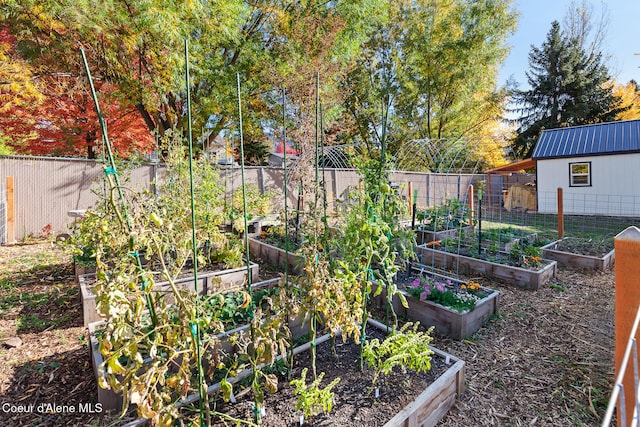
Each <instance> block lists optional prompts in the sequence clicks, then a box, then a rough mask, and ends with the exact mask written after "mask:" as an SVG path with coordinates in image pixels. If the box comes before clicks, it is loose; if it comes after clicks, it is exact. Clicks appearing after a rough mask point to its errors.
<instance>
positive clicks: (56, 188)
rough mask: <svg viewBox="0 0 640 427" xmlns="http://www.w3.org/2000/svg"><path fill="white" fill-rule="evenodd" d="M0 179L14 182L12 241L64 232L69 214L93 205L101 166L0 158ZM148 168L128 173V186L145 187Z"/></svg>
mask: <svg viewBox="0 0 640 427" xmlns="http://www.w3.org/2000/svg"><path fill="white" fill-rule="evenodd" d="M0 163H1V164H2V167H0V179H1V180H2V181H3V182H6V178H7V177H8V176H13V177H14V182H15V218H16V222H15V233H16V239H19V240H21V239H24V238H25V237H26V236H28V235H38V234H40V232H41V230H43V229H44V228H45V227H47V226H50V230H51V232H52V233H56V234H57V233H66V232H68V231H69V228H68V225H69V224H70V223H71V221H73V218H72V217H70V216H69V211H71V210H78V209H87V208H89V207H91V206H93V204H94V203H95V201H96V200H97V197H98V196H97V195H96V194H94V192H93V191H92V190H98V191H99V190H100V188H102V177H103V172H102V170H103V168H102V165H101V164H99V163H96V162H95V161H92V160H83V159H61V158H48V157H0ZM150 169H152V167H150V166H147V165H145V166H142V167H140V168H138V169H136V171H135V172H134V173H133V174H132V178H131V186H132V187H134V188H135V187H140V186H147V187H148V186H149V184H150V180H149V176H150V173H149V170H150Z"/></svg>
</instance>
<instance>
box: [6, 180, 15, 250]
mask: <svg viewBox="0 0 640 427" xmlns="http://www.w3.org/2000/svg"><path fill="white" fill-rule="evenodd" d="M15 241H16V209H15V187H14V180H13V177H12V176H8V177H7V243H13V242H15Z"/></svg>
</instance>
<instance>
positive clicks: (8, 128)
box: [0, 28, 155, 158]
mask: <svg viewBox="0 0 640 427" xmlns="http://www.w3.org/2000/svg"><path fill="white" fill-rule="evenodd" d="M13 43H14V39H13V37H12V36H11V34H10V33H9V31H8V30H7V29H6V28H5V29H0V47H2V53H3V54H4V56H5V58H6V59H7V60H12V61H13V62H12V64H16V65H15V66H14V68H15V70H14V71H13V72H12V73H8V74H7V76H3V78H2V79H0V80H2V81H1V82H0V95H2V97H3V98H6V99H7V100H14V101H15V102H11V103H9V102H6V103H5V104H4V105H5V108H2V109H0V132H1V134H2V137H3V139H4V140H5V143H6V145H8V146H9V147H11V148H12V149H13V151H14V152H16V153H18V154H29V155H57V156H80V157H88V158H95V157H98V156H99V155H100V150H101V149H102V133H101V130H100V124H99V122H98V118H97V114H96V111H95V106H94V103H93V100H92V97H91V94H90V92H89V88H88V83H87V79H86V77H84V76H81V75H71V74H69V73H53V74H51V73H45V72H42V73H38V72H37V71H36V70H33V69H31V68H29V65H28V64H26V63H24V62H22V61H21V60H20V58H19V55H17V53H16V52H15V50H14V48H13ZM18 65H19V67H18ZM16 70H17V71H16ZM27 83H28V84H29V87H33V88H37V91H38V94H37V96H35V95H33V96H30V97H29V98H25V97H24V95H22V94H23V92H24V87H27V86H26V85H27ZM94 84H95V87H96V90H97V91H98V97H99V102H100V109H101V113H102V115H103V117H104V118H105V120H106V124H107V132H108V136H109V140H110V142H111V144H112V146H113V148H114V151H115V152H116V153H117V154H118V155H119V156H121V157H129V156H130V155H131V154H134V153H135V154H145V153H149V152H151V151H152V150H153V149H154V148H155V140H154V138H153V136H152V134H151V132H150V131H149V128H148V127H147V126H146V124H145V122H144V121H143V120H142V118H141V116H140V114H139V113H138V111H137V110H136V108H135V107H134V106H126V105H125V104H124V103H122V102H120V101H119V100H118V98H117V97H116V96H117V93H116V89H115V86H113V85H111V84H109V83H107V82H104V81H101V80H97V81H96V82H95V83H94ZM21 97H22V98H25V99H21Z"/></svg>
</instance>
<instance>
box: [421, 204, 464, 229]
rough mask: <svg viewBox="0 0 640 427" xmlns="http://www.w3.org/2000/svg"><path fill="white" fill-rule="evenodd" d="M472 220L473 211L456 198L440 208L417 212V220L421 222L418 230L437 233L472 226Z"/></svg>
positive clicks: (435, 207) (439, 206)
mask: <svg viewBox="0 0 640 427" xmlns="http://www.w3.org/2000/svg"><path fill="white" fill-rule="evenodd" d="M471 218H472V217H471V211H470V210H469V209H468V208H467V206H466V205H465V204H464V203H462V202H461V201H460V200H458V199H456V198H452V199H448V200H445V201H444V202H443V203H442V204H440V205H438V206H434V207H432V208H428V209H425V210H420V211H417V212H416V219H417V220H418V221H420V224H419V225H418V229H419V230H427V231H436V232H437V231H445V230H452V229H454V230H455V229H459V228H462V227H466V226H467V225H472V221H471ZM473 224H475V221H474V222H473Z"/></svg>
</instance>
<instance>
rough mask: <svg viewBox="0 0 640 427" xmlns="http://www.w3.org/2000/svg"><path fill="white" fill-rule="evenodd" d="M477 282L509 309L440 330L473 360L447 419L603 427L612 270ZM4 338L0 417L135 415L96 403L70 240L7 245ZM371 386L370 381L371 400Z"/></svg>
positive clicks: (1, 253) (2, 267) (106, 421)
mask: <svg viewBox="0 0 640 427" xmlns="http://www.w3.org/2000/svg"><path fill="white" fill-rule="evenodd" d="M474 279H476V280H478V281H479V282H480V283H481V284H482V285H483V286H488V287H492V288H495V289H498V290H499V291H500V292H501V300H500V314H499V315H498V316H495V317H494V318H492V319H491V320H490V321H489V322H488V323H487V325H486V326H484V327H483V328H482V329H480V331H479V332H477V333H476V334H475V335H473V336H471V337H468V338H467V339H465V340H463V341H454V340H450V339H447V338H445V337H440V336H437V335H436V336H435V337H434V341H433V344H434V345H435V346H436V347H438V348H440V349H441V350H444V351H446V352H448V353H450V354H453V355H454V356H456V357H459V358H460V359H462V360H464V361H465V362H466V391H465V393H464V395H462V396H461V397H460V398H459V399H458V400H457V402H456V403H455V405H454V407H453V408H452V409H451V410H450V411H449V413H448V414H447V415H446V417H445V418H444V419H443V420H442V421H441V423H440V425H442V426H530V425H535V426H564V425H566V426H569V425H598V424H599V423H600V420H601V417H602V415H603V414H604V411H605V408H606V404H607V400H608V397H609V394H610V392H611V387H612V383H613V347H614V327H613V318H614V279H613V272H612V271H608V272H604V273H603V272H590V271H581V270H569V269H564V268H561V269H560V271H559V272H558V275H557V277H556V278H555V279H554V280H553V281H552V282H550V283H549V284H547V285H544V286H543V287H541V288H540V289H539V290H537V291H526V290H521V289H518V288H515V287H511V286H509V285H508V284H505V283H502V282H498V281H495V280H488V279H484V278H474ZM12 338H13V339H12ZM15 338H19V339H18V340H16V339H15ZM0 343H6V344H1V345H0V425H2V426H5V425H6V426H30V425H34V426H36V425H37V426H59V425H60V426H84V425H100V426H102V425H104V426H110V425H120V424H124V423H125V420H127V419H129V420H130V419H131V418H129V417H125V419H124V420H123V419H120V420H118V419H117V418H116V416H115V415H114V414H105V413H101V412H100V411H99V408H97V407H96V406H95V402H96V394H97V385H96V382H95V379H94V376H93V371H92V368H91V363H90V359H89V350H88V347H87V345H88V340H87V331H86V330H85V329H84V328H83V327H82V310H81V307H80V297H79V294H78V288H77V286H76V284H75V283H74V277H73V271H72V263H71V256H70V254H69V250H68V248H66V247H64V246H58V245H55V244H52V243H51V242H42V241H39V242H32V243H30V244H22V245H13V246H1V247H0ZM368 386H369V381H368V380H367V379H365V378H362V379H361V384H360V386H359V387H358V389H359V390H362V391H363V392H364V393H365V394H363V396H364V397H363V399H365V398H366V396H367V395H366V390H367V387H368ZM336 390H337V389H336ZM353 393H354V394H355V393H356V390H354V391H353ZM338 402H339V401H338V399H337V398H336V408H337V407H338ZM41 403H54V404H56V405H58V408H44V409H52V410H53V411H51V412H56V411H55V410H56V409H57V413H47V412H46V411H37V409H38V405H39V404H41ZM30 405H33V406H30ZM359 406H362V407H364V408H365V409H366V410H370V411H378V406H377V405H369V406H367V405H364V404H363V405H359ZM29 408H34V409H33V410H32V411H31V412H26V413H25V412H18V411H19V410H23V411H24V410H29ZM41 409H42V408H41ZM80 411H81V412H80ZM296 414H298V415H291V417H293V418H294V419H297V417H298V416H299V412H298V413H296ZM288 416H289V415H288ZM319 421H320V419H318V422H319ZM378 422H380V421H375V422H374V424H368V422H365V421H363V419H355V417H354V418H352V419H349V416H345V418H343V421H340V423H344V425H345V426H358V425H363V426H364V425H375V423H378Z"/></svg>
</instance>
